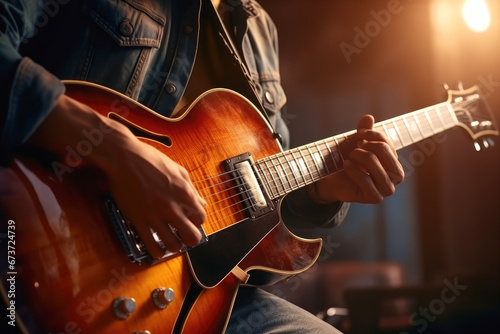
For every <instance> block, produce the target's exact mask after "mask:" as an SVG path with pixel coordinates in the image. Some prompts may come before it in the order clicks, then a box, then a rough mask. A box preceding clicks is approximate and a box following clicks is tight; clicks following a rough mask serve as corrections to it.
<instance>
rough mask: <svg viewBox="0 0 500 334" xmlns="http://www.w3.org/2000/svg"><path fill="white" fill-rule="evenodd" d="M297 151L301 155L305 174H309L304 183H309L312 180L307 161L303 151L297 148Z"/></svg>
mask: <svg viewBox="0 0 500 334" xmlns="http://www.w3.org/2000/svg"><path fill="white" fill-rule="evenodd" d="M298 151H299V153H300V155H301V156H302V163H303V165H305V166H306V169H307V175H309V177H310V178H311V180H310V181H309V182H307V181H306V184H307V183H311V181H312V180H313V174H312V172H311V170H310V169H309V164H308V163H307V160H306V157H305V156H304V153H303V152H302V150H301V149H299V150H298Z"/></svg>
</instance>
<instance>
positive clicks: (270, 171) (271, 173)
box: [264, 158, 280, 198]
mask: <svg viewBox="0 0 500 334" xmlns="http://www.w3.org/2000/svg"><path fill="white" fill-rule="evenodd" d="M269 161H270V159H269V158H265V159H264V164H265V165H266V167H267V170H268V171H269V176H270V177H271V180H272V183H274V190H273V187H272V185H271V183H270V188H271V192H272V193H273V198H276V197H278V196H279V195H280V193H279V190H278V189H279V187H278V183H277V182H276V179H275V178H274V176H273V172H272V170H271V168H269V164H268V162H269Z"/></svg>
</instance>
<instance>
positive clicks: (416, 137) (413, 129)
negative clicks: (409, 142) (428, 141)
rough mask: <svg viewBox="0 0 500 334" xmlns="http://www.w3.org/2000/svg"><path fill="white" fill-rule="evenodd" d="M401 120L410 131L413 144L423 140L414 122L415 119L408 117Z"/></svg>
mask: <svg viewBox="0 0 500 334" xmlns="http://www.w3.org/2000/svg"><path fill="white" fill-rule="evenodd" d="M412 116H413V115H412ZM403 120H404V121H405V124H406V126H407V128H408V129H409V131H410V134H411V137H412V139H413V142H417V141H419V140H422V139H424V138H425V137H424V135H423V134H422V131H421V130H420V127H419V126H418V123H417V122H416V121H415V118H413V117H411V116H408V117H403Z"/></svg>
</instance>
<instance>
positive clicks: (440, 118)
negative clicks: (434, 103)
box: [434, 108, 446, 130]
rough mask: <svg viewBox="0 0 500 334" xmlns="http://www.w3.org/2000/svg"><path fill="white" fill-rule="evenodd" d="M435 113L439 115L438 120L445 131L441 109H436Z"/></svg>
mask: <svg viewBox="0 0 500 334" xmlns="http://www.w3.org/2000/svg"><path fill="white" fill-rule="evenodd" d="M434 111H435V112H436V114H437V115H438V119H439V121H440V122H441V125H442V126H443V130H444V129H446V126H445V125H444V120H443V115H441V111H440V110H439V108H434Z"/></svg>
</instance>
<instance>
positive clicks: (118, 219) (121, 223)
mask: <svg viewBox="0 0 500 334" xmlns="http://www.w3.org/2000/svg"><path fill="white" fill-rule="evenodd" d="M105 205H106V208H107V210H108V214H109V217H110V218H111V223H112V225H113V227H114V229H115V232H116V235H117V236H118V239H119V240H120V243H121V245H122V247H123V249H124V250H125V252H126V253H127V256H128V258H129V259H130V261H132V263H137V264H138V265H140V264H142V263H143V262H145V263H146V264H152V263H154V262H156V260H155V259H154V258H153V257H152V256H151V254H150V253H149V252H148V250H147V249H146V246H145V245H144V243H143V242H142V240H141V238H140V237H139V234H138V233H137V231H136V230H135V228H134V227H133V226H132V224H130V222H129V221H128V220H127V219H126V218H125V216H124V215H123V213H122V212H121V210H120V209H119V208H118V206H117V205H116V203H115V201H114V200H113V199H111V198H109V199H107V200H106V201H105ZM169 226H170V225H169ZM170 229H172V231H173V232H174V234H175V235H177V231H176V230H175V229H174V228H173V227H172V226H170ZM198 230H199V231H200V232H201V236H202V237H201V241H200V242H199V243H198V245H200V244H203V243H205V242H207V241H208V238H207V235H206V234H205V231H204V230H203V228H202V227H201V226H199V227H198ZM151 233H152V234H153V237H154V239H155V241H156V242H157V243H158V246H160V247H161V248H162V249H165V245H164V244H163V241H162V240H161V239H160V238H159V237H158V235H157V234H156V232H155V231H153V230H151ZM179 240H180V238H179ZM181 243H182V241H181ZM198 245H196V246H198ZM196 246H195V247H196ZM191 248H193V247H188V246H186V245H185V244H184V243H182V247H181V249H179V250H178V251H176V252H171V251H168V250H165V254H164V255H163V256H162V257H161V260H164V259H168V258H170V257H173V256H176V255H178V254H182V253H185V252H186V251H188V250H189V249H191Z"/></svg>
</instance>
